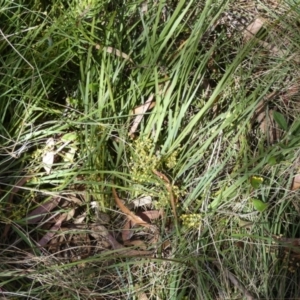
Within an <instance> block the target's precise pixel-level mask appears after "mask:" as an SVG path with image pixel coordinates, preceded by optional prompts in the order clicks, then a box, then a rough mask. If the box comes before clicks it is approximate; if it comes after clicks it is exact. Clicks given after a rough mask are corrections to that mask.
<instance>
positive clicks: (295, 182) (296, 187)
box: [291, 174, 300, 191]
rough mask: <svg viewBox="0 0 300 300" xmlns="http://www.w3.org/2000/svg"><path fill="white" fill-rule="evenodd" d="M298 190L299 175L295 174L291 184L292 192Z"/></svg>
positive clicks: (299, 184) (299, 183)
mask: <svg viewBox="0 0 300 300" xmlns="http://www.w3.org/2000/svg"><path fill="white" fill-rule="evenodd" d="M299 188H300V174H297V175H296V176H295V177H294V179H293V183H292V188H291V190H292V191H295V190H298V189H299Z"/></svg>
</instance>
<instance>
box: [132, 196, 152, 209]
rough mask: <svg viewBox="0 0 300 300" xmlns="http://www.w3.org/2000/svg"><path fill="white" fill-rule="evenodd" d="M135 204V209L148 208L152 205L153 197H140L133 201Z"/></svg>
mask: <svg viewBox="0 0 300 300" xmlns="http://www.w3.org/2000/svg"><path fill="white" fill-rule="evenodd" d="M131 203H133V204H134V207H140V206H146V205H150V204H151V203H152V198H151V196H145V197H140V198H137V199H134V200H132V201H131Z"/></svg>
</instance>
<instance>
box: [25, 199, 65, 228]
mask: <svg viewBox="0 0 300 300" xmlns="http://www.w3.org/2000/svg"><path fill="white" fill-rule="evenodd" d="M60 200H61V197H53V198H52V199H51V200H49V201H47V202H46V203H43V204H42V205H40V206H39V207H37V208H36V209H34V210H33V211H31V212H30V213H29V214H27V218H28V220H27V224H37V223H39V222H40V221H41V220H42V219H43V218H44V217H45V215H46V214H48V213H49V212H51V210H53V209H54V208H55V207H56V206H57V205H58V204H59V202H60Z"/></svg>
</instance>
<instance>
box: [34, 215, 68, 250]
mask: <svg viewBox="0 0 300 300" xmlns="http://www.w3.org/2000/svg"><path fill="white" fill-rule="evenodd" d="M66 218H67V214H66V213H65V214H62V215H61V216H60V217H59V219H58V220H57V221H56V223H55V224H54V225H53V226H52V227H51V229H50V230H49V231H48V232H47V233H46V234H45V235H44V236H43V237H42V238H41V239H40V240H39V242H38V244H39V245H40V246H41V247H45V246H46V245H47V244H48V242H49V241H50V240H51V239H52V238H53V236H54V235H55V234H56V232H57V231H58V230H59V228H60V227H61V224H62V222H63V221H64V220H65V219H66Z"/></svg>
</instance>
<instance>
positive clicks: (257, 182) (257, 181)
mask: <svg viewBox="0 0 300 300" xmlns="http://www.w3.org/2000/svg"><path fill="white" fill-rule="evenodd" d="M263 182H264V179H263V178H262V177H259V176H251V177H250V183H251V185H252V187H253V188H255V189H258V188H260V186H261V185H262V183H263Z"/></svg>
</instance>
